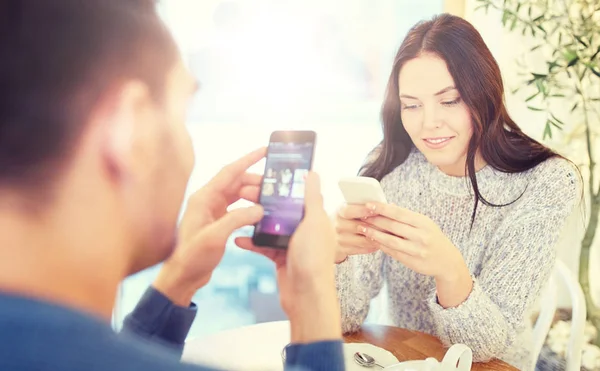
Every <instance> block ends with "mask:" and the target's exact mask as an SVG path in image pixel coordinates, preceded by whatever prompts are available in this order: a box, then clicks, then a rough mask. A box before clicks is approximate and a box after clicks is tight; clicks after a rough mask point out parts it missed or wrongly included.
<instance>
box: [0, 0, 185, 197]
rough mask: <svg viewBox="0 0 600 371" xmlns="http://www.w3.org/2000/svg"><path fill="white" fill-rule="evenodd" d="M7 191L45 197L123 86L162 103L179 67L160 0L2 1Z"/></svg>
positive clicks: (1, 112)
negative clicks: (97, 108) (136, 82)
mask: <svg viewBox="0 0 600 371" xmlns="http://www.w3.org/2000/svg"><path fill="white" fill-rule="evenodd" d="M0 56H1V57H0V188H2V187H19V188H23V187H25V188H29V187H31V186H33V187H34V188H35V189H38V190H40V189H44V188H47V186H49V184H48V183H49V182H51V181H52V180H53V179H54V178H56V175H57V174H58V173H59V172H60V169H61V168H62V166H61V165H62V164H64V163H66V160H67V159H68V158H70V156H69V155H70V154H71V153H72V151H73V149H74V148H75V146H76V144H77V141H78V139H79V137H80V134H81V133H82V130H83V128H84V125H85V122H86V121H87V119H88V115H89V114H90V112H91V110H92V109H93V107H94V105H96V104H97V102H98V100H99V99H100V98H101V97H102V95H103V94H106V92H107V91H108V89H110V88H111V87H113V86H114V85H115V84H117V83H119V82H120V81H125V80H127V79H131V78H134V79H140V80H142V81H144V82H145V83H147V84H148V86H149V89H150V91H151V94H152V97H153V99H155V100H157V102H158V101H160V99H161V98H162V97H161V95H162V93H163V90H164V84H165V80H166V75H167V73H168V71H169V69H170V68H172V66H173V65H174V63H175V61H176V56H177V51H176V46H175V43H174V41H173V39H172V37H171V34H170V33H169V31H168V30H167V29H166V27H165V26H164V24H163V23H162V21H161V20H160V17H159V16H158V14H157V11H156V4H155V1H154V0H0Z"/></svg>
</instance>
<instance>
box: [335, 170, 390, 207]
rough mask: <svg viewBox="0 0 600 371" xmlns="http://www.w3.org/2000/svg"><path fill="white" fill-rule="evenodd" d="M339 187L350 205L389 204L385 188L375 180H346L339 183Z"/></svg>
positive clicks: (362, 178)
mask: <svg viewBox="0 0 600 371" xmlns="http://www.w3.org/2000/svg"><path fill="white" fill-rule="evenodd" d="M338 185H339V187H340V190H341V191H342V194H343V195H344V199H345V200H346V203H348V204H359V205H362V204H366V203H367V202H381V203H387V200H386V198H385V193H384V192H383V188H381V184H379V181H378V180H377V179H375V178H369V177H364V176H357V177H352V178H344V179H341V180H340V181H339V183H338Z"/></svg>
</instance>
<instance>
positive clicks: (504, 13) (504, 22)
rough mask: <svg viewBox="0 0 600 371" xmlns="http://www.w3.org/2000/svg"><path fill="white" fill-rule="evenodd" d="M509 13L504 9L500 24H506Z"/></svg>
mask: <svg viewBox="0 0 600 371" xmlns="http://www.w3.org/2000/svg"><path fill="white" fill-rule="evenodd" d="M509 15H510V14H509V13H508V11H506V10H505V11H504V12H503V13H502V26H506V22H507V21H508V17H509Z"/></svg>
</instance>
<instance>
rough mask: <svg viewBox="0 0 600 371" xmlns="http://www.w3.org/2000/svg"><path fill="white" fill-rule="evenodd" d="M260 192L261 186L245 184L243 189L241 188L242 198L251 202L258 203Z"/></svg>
mask: <svg viewBox="0 0 600 371" xmlns="http://www.w3.org/2000/svg"><path fill="white" fill-rule="evenodd" d="M259 194H260V187H259V186H253V185H252V186H245V187H243V188H242V189H240V198H242V199H244V200H247V201H250V202H254V203H257V202H258V196H259Z"/></svg>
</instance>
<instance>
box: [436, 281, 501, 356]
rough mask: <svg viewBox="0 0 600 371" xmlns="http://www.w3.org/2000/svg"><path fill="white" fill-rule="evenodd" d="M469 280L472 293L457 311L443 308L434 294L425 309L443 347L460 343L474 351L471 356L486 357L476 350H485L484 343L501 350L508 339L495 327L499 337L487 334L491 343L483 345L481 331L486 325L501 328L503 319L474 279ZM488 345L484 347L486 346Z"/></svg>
mask: <svg viewBox="0 0 600 371" xmlns="http://www.w3.org/2000/svg"><path fill="white" fill-rule="evenodd" d="M471 278H472V279H473V290H472V291H471V294H469V297H468V298H467V300H465V301H464V302H463V303H462V304H460V305H459V306H457V307H453V308H444V307H442V306H441V305H440V304H439V302H438V300H437V294H436V293H435V291H434V293H433V295H431V297H430V298H429V300H428V306H429V309H430V311H431V314H432V316H433V319H434V322H435V324H436V334H437V336H438V337H439V338H440V340H441V341H442V342H443V343H444V344H445V345H446V346H450V345H452V344H453V343H457V342H460V343H464V344H466V345H468V346H470V347H471V348H473V352H474V353H482V354H486V353H487V352H480V350H479V347H480V346H484V344H483V343H485V342H490V344H491V343H493V344H494V346H495V347H496V348H498V349H502V348H503V346H504V345H505V341H506V339H507V334H506V333H504V331H503V330H502V329H504V327H505V326H496V327H495V328H496V329H497V331H499V332H501V334H500V333H495V334H492V333H489V334H488V336H489V337H492V339H490V338H489V337H488V338H487V339H485V340H484V341H482V338H481V336H482V331H484V330H483V329H482V328H481V327H482V326H483V325H484V324H485V323H502V324H504V316H503V315H502V313H501V312H500V310H499V309H498V307H497V306H496V305H495V304H494V303H493V302H492V301H491V300H490V298H489V297H488V295H487V294H486V293H485V291H483V288H482V287H481V285H480V284H479V282H478V281H477V279H476V278H475V277H471ZM490 344H485V346H488V345H490Z"/></svg>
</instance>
